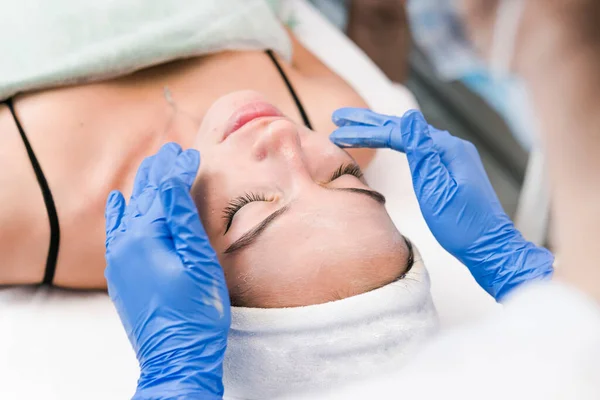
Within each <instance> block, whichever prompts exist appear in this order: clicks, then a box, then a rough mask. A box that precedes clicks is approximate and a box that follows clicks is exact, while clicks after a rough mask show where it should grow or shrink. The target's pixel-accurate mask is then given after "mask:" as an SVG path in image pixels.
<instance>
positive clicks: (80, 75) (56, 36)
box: [0, 0, 291, 100]
mask: <svg viewBox="0 0 600 400" xmlns="http://www.w3.org/2000/svg"><path fill="white" fill-rule="evenodd" d="M276 3H278V2H277V1H273V0H169V1H148V0H102V1H87V0H84V1H82V0H52V1H47V0H18V1H11V2H5V3H4V4H3V9H2V12H1V13H0V27H1V28H0V29H2V40H0V54H2V55H3V57H2V61H0V100H2V99H6V98H8V97H10V96H12V95H14V94H15V93H18V92H24V91H30V90H35V89H41V88H47V87H52V86H59V85H65V84H71V83H81V82H89V81H93V80H99V79H106V78H109V77H115V76H119V75H124V74H127V73H131V72H133V71H136V70H139V69H142V68H145V67H148V66H151V65H156V64H160V63H164V62H167V61H170V60H174V59H178V58H184V57H191V56H196V55H202V54H209V53H215V52H219V51H223V50H244V49H266V48H270V49H273V50H275V51H277V52H278V53H279V54H280V55H281V56H282V57H284V58H285V59H290V57H291V45H290V41H289V37H288V36H287V34H286V33H285V31H284V30H283V28H282V26H281V23H280V22H279V20H278V18H277V16H276V14H275V13H274V10H276V9H277V4H276Z"/></svg>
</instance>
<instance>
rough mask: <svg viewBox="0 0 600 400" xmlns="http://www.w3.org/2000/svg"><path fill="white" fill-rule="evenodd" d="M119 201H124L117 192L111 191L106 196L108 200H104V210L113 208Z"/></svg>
mask: <svg viewBox="0 0 600 400" xmlns="http://www.w3.org/2000/svg"><path fill="white" fill-rule="evenodd" d="M120 201H125V199H124V198H123V195H122V194H121V192H119V191H118V190H111V192H110V193H109V194H108V198H107V199H106V209H107V210H108V209H109V208H111V209H112V208H115V206H118V205H119V202H120Z"/></svg>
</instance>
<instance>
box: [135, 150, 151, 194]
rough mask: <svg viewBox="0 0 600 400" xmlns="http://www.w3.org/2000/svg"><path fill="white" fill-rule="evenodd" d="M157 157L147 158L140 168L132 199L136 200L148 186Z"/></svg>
mask: <svg viewBox="0 0 600 400" xmlns="http://www.w3.org/2000/svg"><path fill="white" fill-rule="evenodd" d="M155 158H156V156H150V157H146V158H145V159H144V161H142V164H141V165H140V168H139V169H138V171H137V174H136V175H135V180H134V181H133V191H132V192H131V199H132V200H133V199H136V198H137V197H138V196H139V195H140V194H142V191H143V190H144V188H145V187H146V185H147V184H148V174H149V173H150V168H152V164H153V163H154V159H155Z"/></svg>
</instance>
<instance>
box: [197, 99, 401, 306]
mask: <svg viewBox="0 0 600 400" xmlns="http://www.w3.org/2000/svg"><path fill="white" fill-rule="evenodd" d="M260 102H265V99H264V98H263V97H262V96H261V95H260V94H258V93H256V92H250V91H244V92H234V93H231V94H229V95H227V96H224V97H222V98H220V99H219V100H217V101H216V102H215V103H214V104H213V106H212V107H211V108H210V110H209V111H208V113H207V114H206V116H205V118H204V121H203V123H202V126H201V127H200V131H199V134H198V136H197V139H196V143H195V148H196V149H198V150H199V151H200V155H201V166H200V170H199V172H198V177H197V179H196V182H195V184H194V187H193V188H192V195H193V196H194V200H195V202H196V204H197V206H198V209H199V212H200V216H201V218H202V222H203V224H204V227H205V229H206V231H207V233H208V235H209V238H210V240H211V244H212V245H213V247H214V248H215V250H216V252H217V254H218V256H219V260H220V262H221V265H222V266H223V269H224V271H225V276H226V279H227V284H228V287H229V291H230V295H231V298H232V303H233V304H234V305H237V306H246V307H263V308H270V307H294V306H303V305H310V304H319V303H324V302H328V301H333V300H337V299H341V298H345V297H349V296H353V295H356V294H360V293H364V292H366V291H369V290H373V289H376V288H378V287H381V286H383V285H386V284H388V283H390V282H392V281H394V280H396V279H398V278H399V277H401V276H402V275H403V274H404V273H405V272H406V270H407V268H408V264H409V258H410V251H409V246H408V245H407V242H406V240H405V239H404V237H403V236H402V235H401V234H400V233H399V232H398V230H397V229H396V228H395V226H394V224H393V223H392V221H391V219H390V217H389V215H388V214H387V212H386V210H385V207H384V204H383V202H384V199H382V198H381V197H380V195H378V194H377V193H376V192H373V191H372V190H371V189H370V188H369V187H368V185H367V184H366V182H365V181H364V179H363V178H362V177H357V176H354V175H351V174H359V172H358V171H357V167H356V166H355V162H354V160H353V159H352V158H351V157H350V156H349V155H348V153H346V152H345V151H343V150H342V149H340V148H338V147H337V146H335V145H334V144H333V143H331V142H330V141H329V139H328V136H327V135H325V134H318V133H316V132H313V131H311V130H309V129H308V128H306V127H304V126H301V125H297V124H296V123H294V122H291V120H289V119H288V118H287V117H285V116H268V117H261V118H257V119H254V120H252V121H250V122H249V123H247V124H246V125H244V126H243V127H241V128H240V129H238V130H237V131H235V132H234V133H232V134H231V135H229V136H228V137H227V138H226V139H223V136H224V133H225V131H226V130H227V129H228V127H229V126H231V125H230V124H231V122H230V118H231V116H232V115H233V114H234V113H235V112H236V111H237V110H239V109H240V107H244V108H245V107H248V106H250V107H253V105H254V104H260ZM257 107H259V106H257ZM336 171H337V172H338V173H337V174H335V173H336ZM340 172H341V173H344V172H347V173H348V174H345V175H342V176H339V177H337V178H336V179H334V180H333V181H332V180H331V178H332V177H333V176H334V175H339V174H340ZM350 173H351V174H350ZM240 196H242V197H244V198H246V199H247V200H248V199H249V200H253V201H251V202H249V203H248V204H245V205H244V206H243V207H242V208H240V209H239V210H238V211H237V212H236V213H235V215H234V217H233V219H232V220H231V223H230V224H229V222H228V220H227V218H225V210H227V208H228V207H230V214H231V212H232V211H233V209H231V207H232V206H233V207H234V208H238V207H235V206H236V205H237V206H239V205H240V204H242V203H243V202H245V201H243V202H242V203H240V200H236V198H239V197H240ZM254 200H257V201H254ZM265 221H267V222H265ZM265 224H266V226H263V228H264V229H262V232H260V233H258V234H257V233H256V230H257V227H258V230H261V229H260V227H261V225H265ZM228 225H229V226H228ZM253 231H254V232H255V233H254V234H253V233H252V232H253Z"/></svg>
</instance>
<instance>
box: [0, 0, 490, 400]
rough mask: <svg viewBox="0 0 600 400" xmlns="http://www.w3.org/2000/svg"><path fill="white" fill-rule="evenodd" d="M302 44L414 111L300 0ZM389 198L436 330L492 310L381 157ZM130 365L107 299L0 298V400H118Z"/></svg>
mask: <svg viewBox="0 0 600 400" xmlns="http://www.w3.org/2000/svg"><path fill="white" fill-rule="evenodd" d="M290 4H291V7H293V9H294V15H295V20H296V21H297V23H298V24H297V26H296V28H295V31H296V34H297V35H298V37H299V39H300V40H301V42H303V44H304V45H305V46H306V47H307V48H309V49H310V50H311V51H312V52H313V53H315V54H316V55H317V56H318V57H319V58H321V59H322V60H323V62H325V63H326V64H327V65H328V66H329V67H330V68H332V69H333V70H335V71H336V72H337V73H338V74H339V75H341V76H342V77H344V78H345V79H346V80H347V81H348V82H349V83H350V84H351V85H352V86H353V87H354V88H355V89H356V90H357V91H358V92H359V93H360V94H361V95H362V96H363V97H364V98H365V100H366V101H367V102H368V104H369V105H370V106H371V107H372V108H373V109H375V110H376V111H379V112H383V113H389V114H398V115H400V114H402V113H404V112H405V111H406V110H408V109H410V108H415V107H417V104H416V101H415V99H414V98H413V97H412V95H411V94H410V93H409V92H408V91H407V90H406V89H405V88H403V87H401V86H397V85H392V84H391V82H390V81H389V80H388V79H387V78H386V77H385V76H384V75H383V73H382V72H381V71H380V70H379V69H378V68H377V67H376V66H375V65H374V64H373V63H372V62H371V61H370V60H369V59H368V58H367V57H366V56H365V55H364V54H363V53H362V52H361V51H360V50H359V49H358V48H357V47H356V46H355V45H354V44H353V43H351V42H350V41H349V40H348V39H347V38H346V37H345V36H344V35H343V34H342V33H340V32H339V31H338V30H337V29H336V28H334V27H333V26H332V25H330V24H329V23H328V22H327V21H326V20H325V19H324V18H323V17H322V16H321V15H320V14H319V13H318V12H317V11H316V10H315V9H314V8H313V7H312V6H310V5H309V4H307V3H306V2H305V0H293V1H290ZM366 177H367V179H368V181H369V182H370V184H371V185H372V186H373V187H374V188H376V189H378V190H380V191H381V192H382V193H383V194H385V196H386V197H387V199H388V210H389V213H390V215H391V216H392V218H393V220H394V222H395V223H396V224H397V226H398V228H399V229H400V230H401V232H403V233H404V234H405V235H407V236H408V237H410V238H411V239H412V240H413V242H414V243H415V244H416V245H417V246H418V247H419V249H420V251H421V254H422V255H423V258H424V260H425V264H426V265H427V267H428V269H429V272H430V275H431V280H432V292H433V298H434V301H435V303H436V306H437V308H438V311H439V313H440V317H441V320H442V324H443V326H446V327H447V326H452V325H457V324H460V323H463V322H465V321H468V320H472V319H474V318H478V317H480V316H482V315H484V314H486V313H489V312H494V311H495V310H497V309H498V306H497V305H496V304H495V303H494V301H493V300H492V299H491V298H490V297H489V296H487V295H486V294H485V293H484V292H483V291H482V290H481V289H480V288H479V287H478V286H477V285H476V284H475V282H474V281H473V279H472V278H471V276H470V275H469V273H468V272H467V270H466V268H464V267H463V266H462V265H461V264H460V263H458V262H457V261H456V260H455V259H453V258H452V257H451V256H449V255H448V254H447V253H446V252H445V251H443V249H441V247H440V246H439V245H438V244H437V243H436V241H435V240H434V238H433V237H432V235H431V233H430V232H429V230H428V228H427V226H426V225H425V222H424V220H423V218H422V216H421V214H420V211H419V207H418V204H417V202H416V199H415V196H414V193H413V190H412V186H411V181H410V173H409V170H408V165H407V162H406V158H405V157H404V155H402V154H398V153H393V152H391V151H381V152H380V153H379V154H378V155H377V157H376V159H375V160H374V162H373V164H372V166H371V167H370V168H369V169H368V171H366ZM137 376H138V370H137V362H136V360H135V355H134V354H133V351H132V350H131V348H130V346H129V343H128V341H127V337H126V335H125V333H124V331H123V329H122V327H121V325H120V322H119V319H118V316H117V314H116V312H115V311H114V309H113V307H112V304H111V303H110V300H109V299H108V297H107V296H106V295H105V294H103V293H77V292H68V291H60V290H50V289H45V288H44V289H31V288H13V289H4V290H1V291H0V398H1V399H7V400H13V399H14V400H17V399H19V400H20V399H41V398H43V399H46V400H52V399H61V400H70V399H88V400H94V399H99V400H100V399H102V400H104V399H124V398H129V397H130V396H131V395H132V394H133V392H134V390H135V386H136V379H137Z"/></svg>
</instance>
